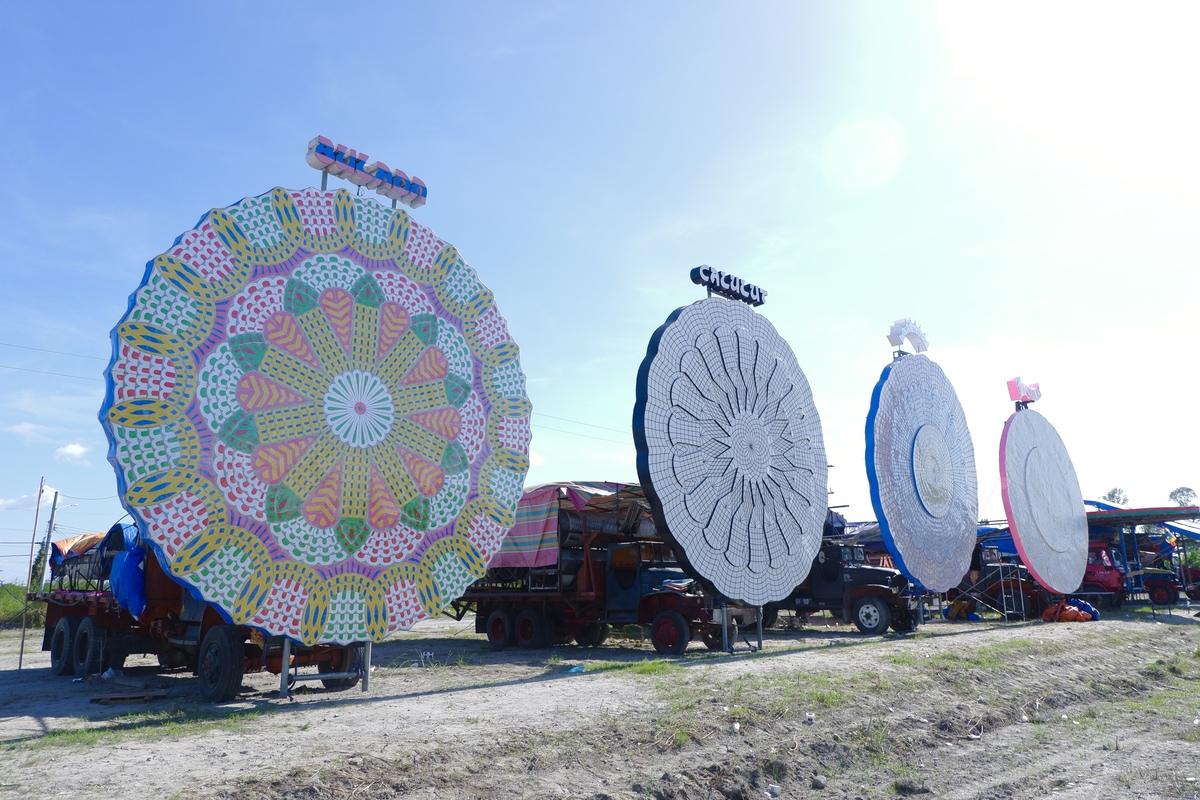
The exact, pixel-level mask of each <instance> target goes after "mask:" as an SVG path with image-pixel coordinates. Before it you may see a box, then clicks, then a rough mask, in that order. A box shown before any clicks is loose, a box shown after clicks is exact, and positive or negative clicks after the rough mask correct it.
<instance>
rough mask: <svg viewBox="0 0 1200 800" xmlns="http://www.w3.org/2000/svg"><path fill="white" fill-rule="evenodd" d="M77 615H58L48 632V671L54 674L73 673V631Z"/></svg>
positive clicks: (76, 626)
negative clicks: (51, 631) (52, 627)
mask: <svg viewBox="0 0 1200 800" xmlns="http://www.w3.org/2000/svg"><path fill="white" fill-rule="evenodd" d="M78 628H79V617H59V618H58V622H56V623H55V624H54V632H53V633H51V634H50V672H52V673H53V674H55V675H74V674H75V658H74V653H75V650H74V647H75V631H76V629H78Z"/></svg>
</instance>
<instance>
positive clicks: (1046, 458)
mask: <svg viewBox="0 0 1200 800" xmlns="http://www.w3.org/2000/svg"><path fill="white" fill-rule="evenodd" d="M1000 492H1001V494H1002V496H1003V497H1004V512H1005V514H1007V515H1008V525H1009V530H1010V531H1011V532H1012V536H1013V541H1014V542H1015V543H1016V545H1017V552H1018V553H1020V554H1021V560H1022V561H1023V562H1025V566H1026V567H1028V568H1029V573H1030V574H1031V575H1033V577H1034V578H1036V579H1037V581H1038V583H1040V584H1042V585H1043V586H1045V587H1046V588H1047V589H1049V590H1050V591H1052V592H1055V593H1057V594H1069V593H1071V592H1073V591H1075V590H1076V589H1078V588H1079V584H1080V583H1082V582H1083V573H1084V569H1085V568H1086V567H1087V551H1088V523H1087V509H1086V508H1084V505H1083V493H1082V492H1081V491H1080V490H1079V479H1078V478H1077V477H1076V476H1075V467H1074V465H1072V464H1071V457H1070V456H1069V455H1068V454H1067V448H1066V447H1065V446H1064V445H1063V442H1062V439H1061V438H1059V435H1058V431H1056V430H1054V426H1053V425H1051V424H1050V422H1049V421H1048V420H1047V419H1046V418H1045V417H1043V416H1042V415H1041V414H1039V413H1037V412H1036V411H1033V410H1032V409H1025V410H1023V411H1018V412H1016V413H1014V414H1013V415H1012V416H1011V417H1009V418H1008V421H1007V422H1005V423H1004V433H1003V434H1001V436H1000Z"/></svg>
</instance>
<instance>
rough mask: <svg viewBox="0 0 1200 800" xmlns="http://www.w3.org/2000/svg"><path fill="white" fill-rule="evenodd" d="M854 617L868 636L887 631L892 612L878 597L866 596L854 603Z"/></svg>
mask: <svg viewBox="0 0 1200 800" xmlns="http://www.w3.org/2000/svg"><path fill="white" fill-rule="evenodd" d="M852 618H853V620H854V624H855V625H856V626H857V627H858V629H859V630H860V631H861V632H863V633H865V634H867V635H868V636H879V635H881V634H884V633H886V632H887V629H888V623H889V622H890V621H891V612H890V611H889V610H888V607H887V604H886V603H884V602H883V601H882V600H880V599H879V598H878V597H864V598H862V599H861V600H859V601H858V602H857V603H855V604H854V614H853V617H852Z"/></svg>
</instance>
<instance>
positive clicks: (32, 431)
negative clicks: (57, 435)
mask: <svg viewBox="0 0 1200 800" xmlns="http://www.w3.org/2000/svg"><path fill="white" fill-rule="evenodd" d="M53 430H54V429H53V428H51V427H49V426H46V425H39V424H38V423H36V422H29V421H25V422H17V423H15V424H12V425H9V426H8V427H6V428H5V429H4V432H5V433H11V434H12V435H13V436H16V437H18V438H19V439H21V440H22V441H24V442H30V443H33V442H45V441H48V440H49V438H50V434H51V433H52V432H53Z"/></svg>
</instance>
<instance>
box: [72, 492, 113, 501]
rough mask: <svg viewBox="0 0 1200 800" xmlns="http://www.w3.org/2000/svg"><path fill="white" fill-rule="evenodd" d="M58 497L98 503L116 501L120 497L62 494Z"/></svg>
mask: <svg viewBox="0 0 1200 800" xmlns="http://www.w3.org/2000/svg"><path fill="white" fill-rule="evenodd" d="M58 496H59V497H65V498H66V499H68V500H84V501H98V500H116V499H117V498H118V497H119V496H120V495H115V494H110V495H109V496H108V497H76V496H75V495H73V494H63V493H62V492H59V494H58Z"/></svg>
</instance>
